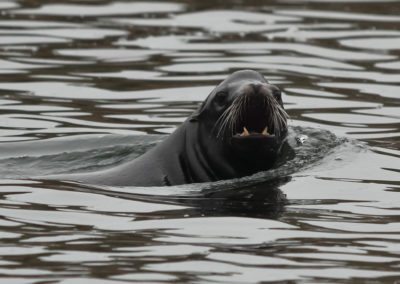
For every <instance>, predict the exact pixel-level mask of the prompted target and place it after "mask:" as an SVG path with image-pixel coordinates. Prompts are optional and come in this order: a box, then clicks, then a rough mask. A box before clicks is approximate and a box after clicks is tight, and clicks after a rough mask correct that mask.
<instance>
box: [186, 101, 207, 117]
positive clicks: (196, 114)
mask: <svg viewBox="0 0 400 284" xmlns="http://www.w3.org/2000/svg"><path fill="white" fill-rule="evenodd" d="M206 101H207V100H205V101H204V102H202V103H201V105H200V107H199V108H198V109H197V110H195V112H194V113H192V115H191V116H190V119H189V121H190V122H196V121H199V117H200V116H201V114H202V112H203V111H204V107H205V105H206Z"/></svg>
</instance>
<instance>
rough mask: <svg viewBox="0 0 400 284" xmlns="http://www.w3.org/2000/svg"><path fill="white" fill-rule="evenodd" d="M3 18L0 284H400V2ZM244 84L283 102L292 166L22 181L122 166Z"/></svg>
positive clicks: (189, 6) (309, 2)
mask: <svg viewBox="0 0 400 284" xmlns="http://www.w3.org/2000/svg"><path fill="white" fill-rule="evenodd" d="M0 10H1V14H0V74H1V79H0V96H1V97H0V141H1V143H0V161H1V170H0V173H1V178H2V180H1V183H0V195H1V198H0V215H1V218H0V227H1V232H0V238H1V240H2V244H1V245H0V279H1V282H4V283H43V282H46V283H47V282H49V283H64V284H65V283H78V282H79V283H121V282H128V283H146V282H149V283H177V282H179V283H185V282H186V283H189V282H202V283H216V282H219V283H233V282H235V283H257V282H268V281H272V282H273V281H291V280H293V281H303V282H313V283H321V282H329V283H351V282H366V281H374V282H376V283H392V282H394V281H395V280H398V279H400V273H399V264H400V257H399V253H400V243H399V239H400V225H399V224H400V219H399V216H400V208H399V201H400V197H399V190H400V179H399V172H400V168H399V158H400V152H399V151H400V143H399V136H400V135H399V125H400V123H399V122H400V115H399V113H400V108H399V103H400V101H399V94H400V87H399V81H400V75H399V70H400V58H399V56H400V53H399V50H400V48H399V46H400V42H399V40H400V32H399V28H400V16H399V14H400V2H399V1H397V0H384V1H383V0H382V1H378V0H351V1H342V0H334V1H333V0H330V1H325V0H300V1H291V0H273V1H258V0H250V1H207V0H205V1H200V2H199V1H191V0H189V1H180V0H176V1H172V0H171V1H151V2H148V1H112V0H104V1H100V0H94V1H61V0H57V1H30V0H21V1H16V0H15V1H14V0H7V1H0ZM243 68H252V69H256V70H258V71H260V72H262V73H263V74H264V75H265V76H266V77H267V78H268V80H269V81H271V82H272V83H273V84H276V85H279V86H280V87H281V89H282V90H283V91H284V101H285V107H286V109H287V111H288V113H289V114H290V116H291V121H290V124H291V125H292V126H296V127H295V128H293V129H295V130H296V129H297V130H296V131H300V133H298V134H299V135H300V134H302V133H301V132H302V131H303V132H304V133H306V134H307V136H309V137H311V138H310V140H308V141H307V140H306V141H305V142H304V147H303V148H301V147H302V146H299V148H298V150H297V156H296V158H295V160H292V161H295V162H288V163H286V164H285V165H283V166H281V167H280V168H278V169H275V170H273V171H271V172H269V173H261V174H258V175H257V174H256V175H255V176H253V177H250V178H247V179H246V178H245V179H240V180H233V181H228V182H226V181H225V182H219V183H210V184H194V185H186V186H178V187H168V188H129V187H127V188H116V187H93V186H89V185H85V184H76V183H70V182H63V181H57V180H56V181H46V180H43V179H24V178H22V177H25V178H26V177H27V176H28V177H31V178H33V177H34V176H36V177H37V176H43V175H46V174H50V173H54V172H55V171H58V172H63V171H64V172H74V171H93V170H96V169H99V168H101V167H110V166H113V165H115V164H118V163H123V162H124V161H126V160H129V159H133V158H135V157H136V156H137V155H139V154H140V153H143V152H144V151H146V150H147V149H148V148H149V147H151V146H153V145H154V143H157V142H158V141H160V140H161V139H162V138H163V136H160V134H163V135H164V134H168V133H171V132H172V131H173V130H174V129H175V128H176V126H177V125H179V124H180V123H181V122H182V121H183V120H184V119H185V118H186V117H187V116H188V115H189V114H190V113H191V112H192V111H193V110H195V109H196V108H197V107H198V105H199V104H200V102H201V101H203V100H204V99H205V97H206V96H207V95H208V93H209V92H210V90H211V89H212V88H213V87H214V86H215V85H216V84H217V83H218V82H219V81H220V80H222V79H223V78H224V77H225V76H226V75H227V74H229V73H231V72H232V71H233V70H237V69H243ZM311 129H314V130H311ZM326 130H328V131H329V132H331V133H334V134H335V135H336V136H338V137H346V138H347V139H348V142H345V143H342V144H340V143H336V144H335V141H336V140H335V139H336V138H335V136H329V135H328V134H327V133H329V132H326ZM309 131H314V132H313V133H314V134H310V133H308V132H309ZM304 133H303V134H304ZM322 133H324V135H322ZM147 134H152V135H147ZM313 135H320V136H318V137H319V139H321V138H322V137H324V139H325V140H323V142H321V143H319V144H313V143H316V142H317V141H319V140H318V139H317V140H312V139H313V137H315V136H313ZM353 139H358V140H361V141H363V142H357V141H355V140H353ZM313 141H314V142H313ZM341 141H342V140H341ZM344 141H346V140H344ZM336 142H337V141H336ZM307 143H309V144H307ZM339 144H340V145H339ZM315 145H319V146H326V145H330V146H329V147H323V151H322V150H321V148H320V147H318V146H315ZM313 157H314V158H313ZM300 162H301V163H300ZM254 181H257V182H254Z"/></svg>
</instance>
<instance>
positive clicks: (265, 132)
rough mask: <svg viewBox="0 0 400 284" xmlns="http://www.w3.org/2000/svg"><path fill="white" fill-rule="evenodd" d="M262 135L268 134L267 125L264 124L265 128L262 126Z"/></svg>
mask: <svg viewBox="0 0 400 284" xmlns="http://www.w3.org/2000/svg"><path fill="white" fill-rule="evenodd" d="M261 134H262V135H270V134H269V133H268V126H266V127H265V128H264V130H263V132H262V133H261Z"/></svg>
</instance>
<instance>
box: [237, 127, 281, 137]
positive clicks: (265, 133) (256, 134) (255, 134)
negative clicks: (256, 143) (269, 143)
mask: <svg viewBox="0 0 400 284" xmlns="http://www.w3.org/2000/svg"><path fill="white" fill-rule="evenodd" d="M260 136H261V137H262V136H265V137H271V136H275V134H271V133H269V132H268V126H265V128H264V129H263V131H261V132H257V131H249V130H248V129H247V128H246V126H244V127H243V132H242V133H237V134H236V135H235V137H242V138H246V137H247V138H251V137H260Z"/></svg>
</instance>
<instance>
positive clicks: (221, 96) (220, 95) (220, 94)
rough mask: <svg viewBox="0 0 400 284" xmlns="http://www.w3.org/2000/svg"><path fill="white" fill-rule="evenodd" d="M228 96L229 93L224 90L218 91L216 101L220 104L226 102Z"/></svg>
mask: <svg viewBox="0 0 400 284" xmlns="http://www.w3.org/2000/svg"><path fill="white" fill-rule="evenodd" d="M227 96H228V93H226V92H223V91H222V92H218V93H217V94H216V95H215V101H216V103H217V104H219V105H223V104H225V101H226V98H227Z"/></svg>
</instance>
